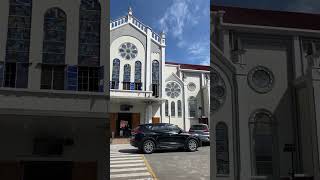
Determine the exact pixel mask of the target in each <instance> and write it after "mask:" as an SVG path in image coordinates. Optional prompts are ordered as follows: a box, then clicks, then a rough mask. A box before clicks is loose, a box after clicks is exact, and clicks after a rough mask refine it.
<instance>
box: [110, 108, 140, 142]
mask: <svg viewBox="0 0 320 180" xmlns="http://www.w3.org/2000/svg"><path fill="white" fill-rule="evenodd" d="M139 124H140V113H110V127H111V133H114V137H117V138H119V137H123V138H125V137H129V136H130V135H131V130H132V129H134V128H136V127H137V126H138V125H139ZM111 137H112V135H111Z"/></svg>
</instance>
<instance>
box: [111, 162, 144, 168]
mask: <svg viewBox="0 0 320 180" xmlns="http://www.w3.org/2000/svg"><path fill="white" fill-rule="evenodd" d="M138 166H145V164H144V163H135V164H132V163H130V164H112V165H110V168H114V167H138Z"/></svg>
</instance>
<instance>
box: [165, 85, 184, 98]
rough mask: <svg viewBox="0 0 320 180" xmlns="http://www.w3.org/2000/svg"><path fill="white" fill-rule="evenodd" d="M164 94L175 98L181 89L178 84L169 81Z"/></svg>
mask: <svg viewBox="0 0 320 180" xmlns="http://www.w3.org/2000/svg"><path fill="white" fill-rule="evenodd" d="M165 91H166V94H167V96H169V97H171V98H176V97H178V96H179V95H180V93H181V89H180V86H179V85H178V84H177V83H176V82H170V83H168V84H167V86H166V89H165Z"/></svg>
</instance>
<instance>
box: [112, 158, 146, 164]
mask: <svg viewBox="0 0 320 180" xmlns="http://www.w3.org/2000/svg"><path fill="white" fill-rule="evenodd" d="M136 162H143V159H139V160H124V161H110V164H121V163H136Z"/></svg>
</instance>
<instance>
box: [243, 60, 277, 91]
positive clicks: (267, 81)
mask: <svg viewBox="0 0 320 180" xmlns="http://www.w3.org/2000/svg"><path fill="white" fill-rule="evenodd" d="M248 83H249V86H250V87H251V88H252V89H253V90H254V91H256V92H258V93H267V92H269V91H271V90H272V88H273V84H274V76H273V73H272V72H271V71H270V70H269V69H268V68H266V67H263V66H257V67H255V68H253V69H251V70H250V72H249V74H248Z"/></svg>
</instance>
